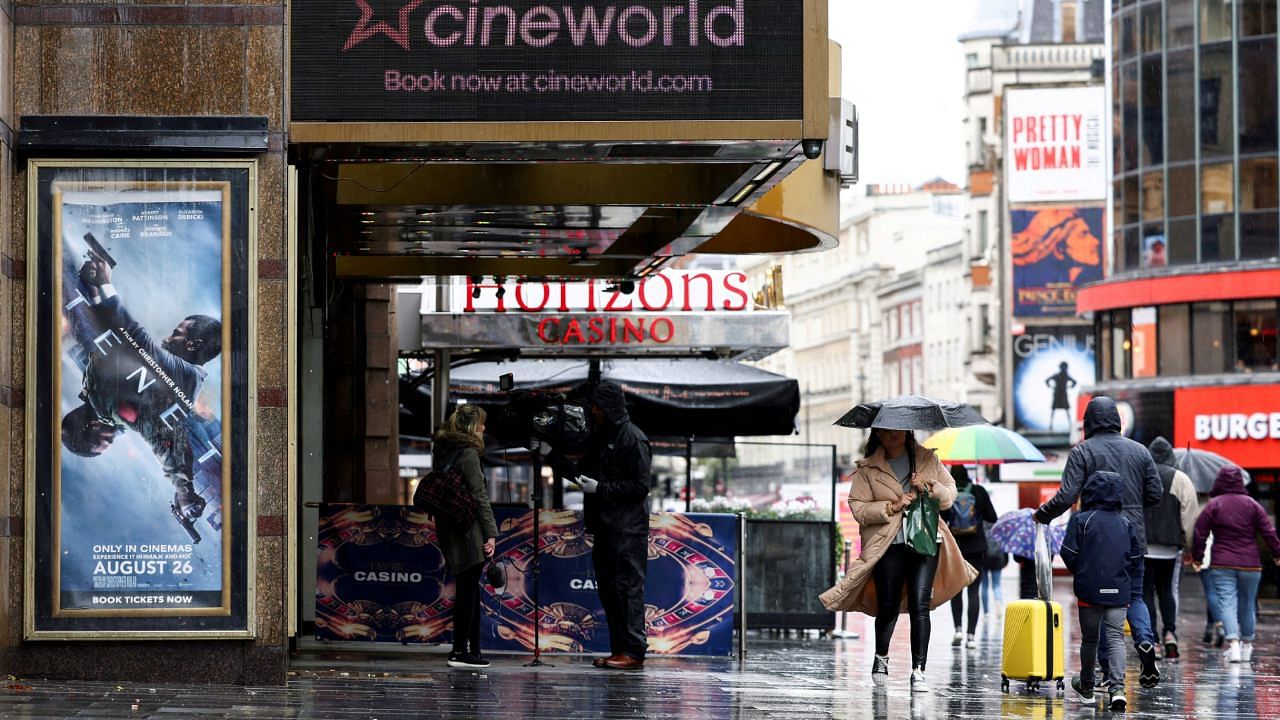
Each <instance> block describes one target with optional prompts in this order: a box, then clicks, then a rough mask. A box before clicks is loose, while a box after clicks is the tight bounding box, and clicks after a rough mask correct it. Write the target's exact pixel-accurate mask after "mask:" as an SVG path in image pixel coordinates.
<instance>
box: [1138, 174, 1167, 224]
mask: <svg viewBox="0 0 1280 720" xmlns="http://www.w3.org/2000/svg"><path fill="white" fill-rule="evenodd" d="M1142 219H1143V220H1147V221H1151V220H1163V219H1164V172H1162V171H1160V170H1153V171H1150V172H1147V173H1144V174H1143V176H1142Z"/></svg>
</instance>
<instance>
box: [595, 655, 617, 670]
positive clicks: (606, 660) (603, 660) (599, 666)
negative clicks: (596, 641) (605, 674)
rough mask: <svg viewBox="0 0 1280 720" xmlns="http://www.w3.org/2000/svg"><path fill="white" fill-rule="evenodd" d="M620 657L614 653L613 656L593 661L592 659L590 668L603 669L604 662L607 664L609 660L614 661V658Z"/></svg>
mask: <svg viewBox="0 0 1280 720" xmlns="http://www.w3.org/2000/svg"><path fill="white" fill-rule="evenodd" d="M620 657H622V656H621V655H619V654H617V653H614V654H612V655H610V656H609V657H598V658H595V659H593V660H592V661H591V667H598V668H602V667H604V664H605V663H606V662H608V661H609V660H614V659H616V658H620Z"/></svg>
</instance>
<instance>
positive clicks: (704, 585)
mask: <svg viewBox="0 0 1280 720" xmlns="http://www.w3.org/2000/svg"><path fill="white" fill-rule="evenodd" d="M510 512H511V514H505V513H504V514H502V515H500V518H499V530H500V537H499V540H498V548H497V553H496V557H498V558H499V559H500V561H501V562H503V563H507V564H508V566H509V571H508V573H507V584H506V586H505V587H504V588H502V589H496V588H492V587H490V588H487V593H486V596H485V599H484V603H485V609H486V618H485V620H484V623H485V625H484V627H485V628H486V635H489V636H491V637H493V638H494V639H495V641H496V642H497V647H496V648H495V649H503V650H517V651H527V650H532V649H533V637H534V633H533V620H532V618H533V617H534V605H533V602H534V599H533V597H532V583H531V581H530V578H529V576H528V575H529V572H528V571H529V567H530V561H531V559H532V556H533V552H534V527H533V513H532V511H526V510H515V511H510ZM710 521H713V516H704V517H702V518H698V517H690V516H685V515H675V514H660V515H653V516H651V518H650V533H649V563H648V573H647V582H646V588H645V602H646V607H645V616H646V619H647V620H648V624H649V631H648V635H649V649H650V652H653V653H655V654H678V653H690V654H692V653H691V651H692V652H696V651H697V650H699V649H703V646H706V647H705V649H706V650H707V651H712V646H713V645H715V644H716V643H714V642H712V640H713V636H715V637H718V638H719V639H720V640H721V641H722V644H723V646H724V647H725V648H728V646H729V645H730V644H731V642H730V640H729V639H726V637H727V638H731V637H732V632H733V631H732V621H733V605H734V590H735V587H736V577H737V576H736V570H735V565H734V556H735V554H736V553H735V550H734V546H735V543H736V533H737V525H736V518H734V517H731V516H724V517H715V518H714V521H718V522H721V523H723V524H724V525H725V527H724V528H718V529H719V533H717V532H716V528H713V527H712V525H711V524H709V522H710ZM590 550H591V536H590V535H589V534H587V533H585V532H584V531H583V528H582V520H581V516H580V514H579V513H576V512H572V511H549V510H544V511H543V514H542V537H541V544H540V551H541V553H542V557H541V564H542V573H543V585H542V591H541V597H540V598H539V600H540V601H541V613H539V615H540V617H541V618H542V620H541V625H540V627H539V628H538V629H539V635H540V638H541V645H542V650H543V651H560V652H603V651H607V650H608V638H607V629H606V628H607V624H606V623H605V617H604V611H603V610H602V609H601V607H600V602H599V598H598V596H597V595H596V594H595V592H594V588H595V586H594V574H593V573H592V572H591V557H590ZM569 578H573V582H574V585H573V587H575V588H578V589H581V588H587V591H586V592H578V593H576V594H574V595H573V596H572V597H571V598H566V597H565V595H564V594H562V593H564V592H566V591H565V590H564V588H567V587H570V583H569V582H568V579H569ZM727 652H728V650H725V654H727ZM704 654H705V653H704Z"/></svg>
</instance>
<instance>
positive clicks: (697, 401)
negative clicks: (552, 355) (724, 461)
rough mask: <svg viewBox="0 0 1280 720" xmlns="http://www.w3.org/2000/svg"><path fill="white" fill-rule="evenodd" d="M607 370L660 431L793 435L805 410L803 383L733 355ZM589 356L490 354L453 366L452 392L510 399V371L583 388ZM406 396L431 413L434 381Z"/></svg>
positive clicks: (571, 392)
mask: <svg viewBox="0 0 1280 720" xmlns="http://www.w3.org/2000/svg"><path fill="white" fill-rule="evenodd" d="M600 370H601V376H602V378H603V379H605V380H610V381H613V382H615V383H617V384H618V385H621V386H622V389H623V391H624V392H625V393H626V396H627V410H628V411H629V412H630V413H631V419H632V420H633V421H634V422H635V423H636V425H638V426H639V427H640V429H641V430H644V431H645V434H647V435H651V436H654V437H660V436H668V437H697V438H726V437H734V436H761V435H790V434H792V433H793V432H794V431H795V418H796V413H798V412H799V411H800V385H799V383H797V382H796V381H795V380H793V379H791V378H787V377H783V376H781V375H776V374H774V373H771V372H766V371H764V370H760V369H757V368H754V367H751V366H749V365H743V364H741V363H736V362H732V361H727V360H692V359H683V360H665V359H635V360H623V359H619V360H603V361H601V363H600ZM588 371H589V364H588V362H587V361H586V360H517V361H514V362H485V363H474V364H470V365H463V366H460V367H455V368H453V369H452V371H451V374H450V378H449V388H450V395H451V396H452V399H454V400H465V401H467V402H469V403H477V404H480V405H484V406H486V408H488V407H498V406H501V405H503V404H505V403H506V402H507V399H508V397H509V396H508V395H506V394H504V393H503V392H502V391H501V390H499V388H498V378H499V376H501V375H502V374H504V373H511V374H512V375H513V376H514V377H515V387H516V389H517V390H540V391H543V392H550V393H563V394H564V395H566V396H568V397H570V398H572V397H575V396H581V395H583V394H584V393H585V386H586V383H587V374H588ZM401 389H402V392H401V404H402V406H403V407H404V408H406V409H407V410H408V411H409V412H411V413H413V414H415V415H419V416H420V415H421V414H422V413H423V412H428V413H429V408H430V402H429V398H430V393H431V390H430V387H429V383H424V384H422V385H420V386H418V387H417V388H416V389H412V390H408V391H407V392H411V393H414V396H410V397H406V384H404V383H402V385H401Z"/></svg>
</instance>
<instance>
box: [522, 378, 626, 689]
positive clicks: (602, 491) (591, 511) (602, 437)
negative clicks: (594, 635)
mask: <svg viewBox="0 0 1280 720" xmlns="http://www.w3.org/2000/svg"><path fill="white" fill-rule="evenodd" d="M590 402H591V417H592V420H593V421H594V423H595V429H594V431H593V432H592V435H591V440H590V441H589V442H588V445H587V448H586V452H585V453H584V454H583V457H582V459H581V460H580V461H578V463H577V465H576V466H575V465H574V463H573V462H572V461H570V460H568V459H567V458H565V457H564V456H563V455H561V454H559V453H558V452H552V453H551V454H550V455H549V456H548V458H547V460H548V461H549V462H550V463H551V464H552V466H553V467H554V468H555V469H556V470H557V471H558V472H559V473H560V474H561V475H562V476H563V477H565V478H568V479H570V480H572V481H573V482H574V483H576V484H577V485H578V486H579V487H581V488H582V492H583V506H584V513H583V514H584V520H585V524H586V529H587V532H589V533H591V534H592V535H593V536H594V540H595V542H594V545H593V549H592V552H591V560H592V564H593V565H594V567H595V573H596V591H597V592H598V593H599V594H600V604H601V605H602V606H603V607H604V615H605V621H606V622H607V623H608V626H609V646H610V650H611V652H612V654H611V655H610V656H609V657H607V658H596V659H595V660H594V661H592V665H594V666H596V667H603V668H613V669H616V670H638V669H640V668H643V667H644V656H645V650H646V648H647V640H646V637H645V631H646V626H645V617H644V579H645V570H646V565H647V563H648V559H649V508H648V503H647V502H646V501H647V499H648V497H649V463H650V450H649V438H647V437H645V434H644V433H643V432H641V430H640V428H638V427H636V426H635V424H634V423H632V422H631V418H630V416H629V415H627V405H626V399H625V397H624V396H623V393H622V388H621V387H619V386H618V385H616V384H614V383H611V382H608V381H605V382H601V383H599V384H598V385H596V386H595V387H594V388H593V389H592V390H591V397H590ZM575 478H576V479H575Z"/></svg>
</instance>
